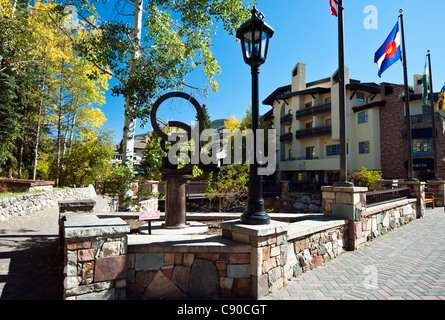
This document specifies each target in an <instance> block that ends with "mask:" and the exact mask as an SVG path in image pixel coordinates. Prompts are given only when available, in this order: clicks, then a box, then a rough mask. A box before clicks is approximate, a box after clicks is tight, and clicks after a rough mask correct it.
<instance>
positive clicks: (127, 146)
mask: <svg viewBox="0 0 445 320" xmlns="http://www.w3.org/2000/svg"><path fill="white" fill-rule="evenodd" d="M142 8H143V0H139V1H138V4H137V3H136V1H134V31H133V37H134V42H135V43H136V46H137V47H136V48H134V49H133V50H132V53H131V60H130V74H129V78H131V76H132V74H133V72H134V69H135V60H136V59H137V58H138V57H139V55H140V43H141V35H142ZM130 110H131V97H128V96H127V97H126V100H125V121H124V133H123V138H122V164H123V165H126V166H132V165H133V150H134V133H135V130H136V119H135V118H133V117H130V116H129V115H128V114H127V113H128V112H129V111H130Z"/></svg>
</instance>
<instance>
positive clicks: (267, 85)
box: [101, 0, 445, 141]
mask: <svg viewBox="0 0 445 320" xmlns="http://www.w3.org/2000/svg"><path fill="white" fill-rule="evenodd" d="M343 2H344V7H345V11H344V29H345V34H344V36H345V64H346V66H347V67H349V71H350V78H352V79H357V80H360V81H362V82H376V83H381V82H393V83H400V84H402V83H403V68H402V63H401V62H397V63H396V64H394V65H393V66H391V67H390V68H389V69H387V70H386V71H385V72H384V73H383V74H382V77H381V78H379V77H378V75H377V66H376V64H375V63H374V54H375V51H376V50H377V49H378V48H379V47H380V46H381V45H382V44H383V42H384V41H385V39H386V37H387V36H388V35H389V33H390V32H391V30H392V28H393V27H394V25H395V23H396V22H397V19H398V16H399V9H400V8H403V9H404V12H403V16H404V26H405V41H406V53H407V65H408V81H409V85H413V75H414V74H423V70H424V65H425V56H426V53H427V50H428V49H430V50H431V61H432V63H431V64H432V68H433V69H432V74H433V86H434V91H435V92H437V91H440V89H441V88H442V86H443V84H444V83H445V65H444V56H445V55H444V53H445V43H444V42H443V41H442V38H441V37H443V34H442V33H443V24H442V23H441V22H442V21H443V12H445V1H443V0H424V1H418V0H343ZM245 3H247V1H246V2H245ZM368 6H372V7H371V8H372V9H373V10H374V11H373V12H371V11H369V10H365V9H368V8H370V7H368ZM108 8H109V9H106V10H105V11H104V9H101V12H102V14H103V17H104V18H106V17H107V15H109V14H110V12H108V11H111V8H112V5H110V4H108ZM257 9H258V10H259V11H261V12H263V14H264V15H265V21H266V22H267V23H268V24H269V25H270V26H272V27H273V28H274V30H275V34H274V36H273V37H272V39H271V40H270V45H269V54H268V59H267V61H266V63H265V64H263V65H262V66H261V67H260V78H259V82H260V84H259V86H260V87H259V92H260V93H259V94H260V102H261V101H263V100H264V99H265V98H266V97H267V96H268V95H269V94H270V93H272V92H273V91H274V90H275V89H276V88H277V87H281V86H284V85H288V84H290V81H291V70H292V69H293V67H294V66H295V65H296V64H297V63H298V62H304V63H306V65H307V67H306V68H307V70H306V71H307V81H308V82H309V81H315V80H318V79H322V78H325V77H329V76H331V75H332V74H333V73H334V72H335V70H336V69H337V68H338V47H337V43H338V32H337V25H338V20H337V18H336V17H334V16H331V14H330V7H329V1H328V0H310V1H308V0H274V1H270V0H257ZM375 10H377V15H376V16H372V17H373V18H374V20H369V19H370V18H371V16H370V14H371V13H375ZM375 19H376V20H375ZM365 22H374V24H375V25H374V27H376V28H369V24H368V25H367V26H365ZM219 30H220V32H219V34H218V35H217V36H215V37H214V44H215V45H214V54H215V56H216V58H217V59H218V62H219V64H220V66H221V68H222V72H221V74H220V75H218V76H217V77H216V80H217V81H218V83H219V91H218V93H213V92H212V93H210V95H209V97H208V98H204V97H202V96H200V95H196V93H194V92H187V91H186V92H187V93H191V94H193V95H194V97H195V98H196V99H197V100H198V102H199V103H200V104H206V105H207V108H208V110H209V114H210V118H211V120H216V119H221V118H229V117H230V116H231V115H234V116H235V117H236V118H237V119H241V118H242V117H243V115H244V113H245V110H246V108H247V107H248V106H249V104H250V101H251V74H250V67H249V66H248V65H246V64H245V63H244V61H243V59H242V53H241V46H240V44H239V43H237V42H236V39H235V36H229V35H228V34H227V33H225V31H224V30H222V28H220V29H219ZM189 82H190V84H192V85H195V86H198V87H199V86H202V85H203V83H204V79H203V76H202V75H201V74H200V73H199V72H197V73H195V74H194V75H192V76H191V77H190V81H189ZM101 108H102V110H103V112H104V113H105V116H106V118H107V121H106V123H105V126H107V127H109V128H111V129H113V130H114V131H115V135H116V141H119V140H120V139H121V138H122V128H123V123H124V100H123V98H122V97H119V98H115V97H111V93H110V92H108V93H107V97H106V104H105V105H104V106H102V107H101ZM161 108H162V107H161ZM181 108H182V107H179V108H178V107H176V108H174V107H173V108H167V107H165V108H164V110H163V111H164V112H165V113H168V115H167V118H168V119H164V120H181V121H183V122H186V123H190V122H191V121H193V120H194V119H195V113H194V112H193V110H192V109H191V108H189V107H184V110H182V109H181ZM180 109H181V110H182V111H181V110H180ZM268 110H270V106H263V105H261V104H260V114H263V113H265V112H267V111H268ZM140 123H141V121H139V120H138V121H137V130H136V134H140V133H145V132H147V131H149V130H151V126H150V124H148V125H147V126H146V127H145V128H140V127H139V124H140Z"/></svg>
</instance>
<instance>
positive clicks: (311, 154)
mask: <svg viewBox="0 0 445 320" xmlns="http://www.w3.org/2000/svg"><path fill="white" fill-rule="evenodd" d="M306 159H315V147H307V148H306Z"/></svg>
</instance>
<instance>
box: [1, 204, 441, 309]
mask: <svg viewBox="0 0 445 320" xmlns="http://www.w3.org/2000/svg"><path fill="white" fill-rule="evenodd" d="M95 200H96V201H97V207H95V211H96V210H97V211H103V210H104V208H106V205H107V203H106V201H105V199H104V198H102V197H98V198H95ZM57 217H58V208H57V207H54V208H51V209H48V210H42V211H39V212H35V213H33V214H30V215H28V216H23V217H19V218H16V219H13V220H10V221H6V222H2V223H1V224H0V300H61V299H62V289H63V288H62V285H63V283H62V281H63V275H62V270H61V268H60V266H61V265H62V261H61V259H62V258H61V256H60V255H58V254H57V235H58V224H57ZM444 230H445V214H444V208H443V207H438V208H436V209H431V208H428V209H427V210H426V215H425V217H424V218H422V219H418V220H415V221H412V222H411V223H409V224H408V225H406V226H404V227H402V228H399V229H397V230H394V231H391V232H389V233H388V234H386V235H384V236H381V237H379V238H376V239H374V241H372V242H371V243H370V244H369V245H368V246H366V247H364V248H363V249H361V250H358V251H348V252H345V253H343V254H342V255H340V256H339V257H337V258H336V259H334V260H332V261H329V262H328V263H326V264H325V265H324V266H321V267H317V268H314V269H313V270H311V271H308V272H306V273H303V274H302V275H300V276H299V277H298V278H295V279H294V280H292V281H290V282H288V284H287V286H286V287H285V288H283V289H281V290H279V291H278V292H274V293H272V294H269V295H267V296H266V297H264V298H262V299H261V300H262V301H267V300H292V299H298V300H439V299H440V300H444V299H445V268H444V266H445V246H444V240H445V237H444Z"/></svg>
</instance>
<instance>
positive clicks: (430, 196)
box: [425, 192, 435, 209]
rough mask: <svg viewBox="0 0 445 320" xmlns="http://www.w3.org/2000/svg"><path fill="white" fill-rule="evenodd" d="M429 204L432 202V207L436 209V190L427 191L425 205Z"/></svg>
mask: <svg viewBox="0 0 445 320" xmlns="http://www.w3.org/2000/svg"><path fill="white" fill-rule="evenodd" d="M428 204H431V207H432V208H433V209H434V207H435V202H434V192H425V205H426V206H428Z"/></svg>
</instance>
